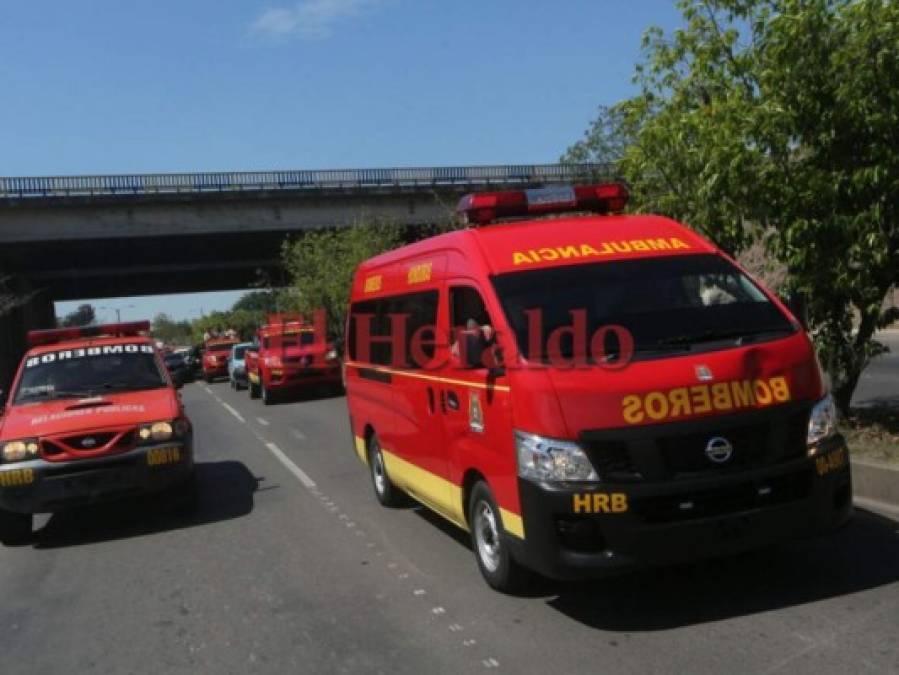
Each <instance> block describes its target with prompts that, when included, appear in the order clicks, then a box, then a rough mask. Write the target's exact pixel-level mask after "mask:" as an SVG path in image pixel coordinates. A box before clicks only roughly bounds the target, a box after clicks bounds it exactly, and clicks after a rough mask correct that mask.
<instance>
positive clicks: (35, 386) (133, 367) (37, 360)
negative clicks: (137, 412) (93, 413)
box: [15, 345, 166, 403]
mask: <svg viewBox="0 0 899 675" xmlns="http://www.w3.org/2000/svg"><path fill="white" fill-rule="evenodd" d="M126 348H133V349H134V351H125V349H126ZM93 349H96V350H97V351H100V350H101V348H99V347H97V348H93ZM93 349H91V350H88V349H84V348H81V349H65V350H60V351H58V352H44V353H42V354H39V355H36V356H30V357H27V358H26V359H25V365H24V368H23V371H22V380H21V382H20V383H19V388H18V390H17V391H16V396H15V402H16V403H27V402H32V401H38V400H47V399H56V398H82V397H87V396H98V395H101V394H108V393H114V392H123V391H137V390H141V389H156V388H160V387H165V386H166V380H165V377H164V376H163V374H162V372H161V370H160V368H159V365H158V364H157V362H156V358H155V356H154V354H153V348H152V347H150V346H147V345H125V346H123V345H112V346H110V347H105V348H103V349H106V353H103V352H102V351H101V352H100V353H96V354H89V353H88V351H93ZM110 350H116V353H109V352H110ZM119 350H121V352H120V353H119Z"/></svg>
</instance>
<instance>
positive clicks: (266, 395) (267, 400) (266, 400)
mask: <svg viewBox="0 0 899 675" xmlns="http://www.w3.org/2000/svg"><path fill="white" fill-rule="evenodd" d="M259 386H260V388H261V394H262V405H271V404H272V403H274V402H275V393H274V392H273V391H272V390H271V389H269V388H268V387H266V386H265V382H263V383H262V384H260V385H259Z"/></svg>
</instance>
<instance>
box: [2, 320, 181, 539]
mask: <svg viewBox="0 0 899 675" xmlns="http://www.w3.org/2000/svg"><path fill="white" fill-rule="evenodd" d="M149 330H150V323H149V322H146V321H144V322H133V323H118V324H109V325H102V326H89V327H85V328H64V329H58V330H39V331H32V332H30V333H29V334H28V342H29V344H30V348H29V350H28V352H27V353H26V354H25V356H24V358H23V359H22V362H21V365H20V366H19V370H18V373H17V374H16V376H15V379H14V380H13V384H12V388H11V391H10V394H9V397H8V399H7V400H6V401H5V406H4V407H3V408H2V409H0V540H2V541H3V542H4V543H14V542H18V541H22V540H25V539H27V538H28V537H29V536H30V535H31V529H32V514H34V513H38V512H53V511H58V510H62V509H65V508H68V507H72V506H79V505H83V504H89V503H93V502H98V501H104V500H114V499H120V498H125V497H131V496H135V495H140V494H147V493H158V494H159V496H160V500H161V501H162V502H164V503H168V502H171V503H172V504H175V505H177V506H179V507H180V506H192V505H193V503H194V498H195V479H194V457H193V428H192V426H191V422H190V420H189V419H188V417H187V415H186V414H185V411H184V406H183V405H182V403H181V399H180V397H179V396H178V393H177V392H176V391H175V390H176V385H175V384H174V383H173V382H172V379H171V377H170V375H169V373H168V370H167V369H166V367H165V365H164V364H163V363H162V360H161V358H160V354H159V352H158V351H157V349H156V347H155V345H154V343H153V341H152V340H151V339H150V338H149V337H147V333H148V332H149ZM2 401H3V398H2V397H0V402H2Z"/></svg>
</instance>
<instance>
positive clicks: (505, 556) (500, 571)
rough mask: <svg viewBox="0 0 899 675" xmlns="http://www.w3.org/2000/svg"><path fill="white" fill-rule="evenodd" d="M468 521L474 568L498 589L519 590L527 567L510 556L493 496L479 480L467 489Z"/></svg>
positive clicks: (502, 590)
mask: <svg viewBox="0 0 899 675" xmlns="http://www.w3.org/2000/svg"><path fill="white" fill-rule="evenodd" d="M468 523H469V526H470V530H471V544H472V548H473V549H474V555H475V559H476V560H477V562H478V569H480V570H481V575H482V576H483V577H484V580H485V581H486V582H487V585H488V586H490V588H492V589H494V590H496V591H500V592H501V593H514V592H516V591H518V590H520V589H521V588H522V587H523V586H524V584H525V582H526V581H527V579H528V573H527V570H525V569H524V568H523V567H521V565H519V564H518V563H517V562H516V561H515V559H514V558H512V554H511V552H510V551H509V546H508V544H507V543H506V539H505V536H506V535H505V532H504V530H503V524H502V518H501V516H500V511H499V508H497V506H496V500H494V499H493V494H492V493H491V492H490V488H489V487H487V484H486V483H485V482H483V481H480V482H478V483H476V484H475V486H474V488H473V489H472V491H471V498H470V499H469V500H468Z"/></svg>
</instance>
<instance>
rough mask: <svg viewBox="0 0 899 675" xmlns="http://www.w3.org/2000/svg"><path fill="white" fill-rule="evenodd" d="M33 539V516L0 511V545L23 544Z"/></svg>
mask: <svg viewBox="0 0 899 675" xmlns="http://www.w3.org/2000/svg"><path fill="white" fill-rule="evenodd" d="M30 537H31V514H30V513H13V512H12V511H3V510H2V509H0V543H3V544H22V543H24V542H26V541H28V539H29V538H30Z"/></svg>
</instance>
